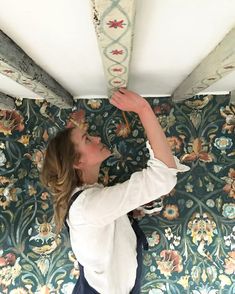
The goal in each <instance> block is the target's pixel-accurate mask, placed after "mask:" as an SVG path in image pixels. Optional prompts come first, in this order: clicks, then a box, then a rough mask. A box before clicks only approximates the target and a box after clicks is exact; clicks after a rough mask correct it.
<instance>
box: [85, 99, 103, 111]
mask: <svg viewBox="0 0 235 294" xmlns="http://www.w3.org/2000/svg"><path fill="white" fill-rule="evenodd" d="M87 105H89V106H90V107H91V109H99V108H100V106H101V105H102V100H100V99H89V100H88V102H87Z"/></svg>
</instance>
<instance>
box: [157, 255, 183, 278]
mask: <svg viewBox="0 0 235 294" xmlns="http://www.w3.org/2000/svg"><path fill="white" fill-rule="evenodd" d="M160 257H161V258H162V260H157V261H156V263H157V265H158V269H159V270H160V272H161V274H162V275H164V276H165V277H169V276H171V274H172V273H173V272H178V273H180V272H182V270H183V266H182V257H181V256H180V255H179V253H178V251H175V250H163V251H162V252H161V253H160Z"/></svg>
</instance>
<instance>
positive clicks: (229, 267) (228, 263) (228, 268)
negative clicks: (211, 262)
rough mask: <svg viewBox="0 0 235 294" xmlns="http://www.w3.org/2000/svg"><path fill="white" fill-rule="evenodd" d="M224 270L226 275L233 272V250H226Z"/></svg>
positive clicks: (234, 271)
mask: <svg viewBox="0 0 235 294" xmlns="http://www.w3.org/2000/svg"><path fill="white" fill-rule="evenodd" d="M224 261H225V264H224V272H225V273H226V274H228V275H234V274H235V251H231V252H228V256H227V257H226V258H225V260H224Z"/></svg>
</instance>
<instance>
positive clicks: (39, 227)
mask: <svg viewBox="0 0 235 294" xmlns="http://www.w3.org/2000/svg"><path fill="white" fill-rule="evenodd" d="M35 222H36V224H35V225H34V229H36V231H37V232H38V234H37V235H35V236H32V237H31V238H30V239H29V241H32V240H35V241H36V242H38V243H41V244H44V243H48V242H49V241H51V240H54V239H55V237H56V235H55V234H54V233H53V232H52V229H53V224H52V222H50V223H48V222H47V221H46V220H45V219H44V221H43V222H42V223H39V221H38V219H37V218H36V220H35ZM29 233H31V230H30V231H29ZM54 245H55V244H54ZM47 249H48V250H50V249H51V246H49V245H48V248H47ZM54 249H55V248H54Z"/></svg>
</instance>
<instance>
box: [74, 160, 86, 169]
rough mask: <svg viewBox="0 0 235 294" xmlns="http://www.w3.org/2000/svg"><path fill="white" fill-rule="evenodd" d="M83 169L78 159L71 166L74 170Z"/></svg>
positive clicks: (81, 162) (82, 164) (82, 163)
mask: <svg viewBox="0 0 235 294" xmlns="http://www.w3.org/2000/svg"><path fill="white" fill-rule="evenodd" d="M83 167H84V162H83V161H82V160H81V159H79V160H78V161H77V162H75V163H74V164H73V168H75V169H82V168H83Z"/></svg>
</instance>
